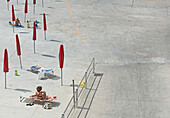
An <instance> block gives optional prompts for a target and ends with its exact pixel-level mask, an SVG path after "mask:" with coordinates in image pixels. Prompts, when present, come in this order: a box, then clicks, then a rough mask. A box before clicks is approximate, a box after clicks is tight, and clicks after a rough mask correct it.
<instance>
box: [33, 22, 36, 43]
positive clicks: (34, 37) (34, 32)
mask: <svg viewBox="0 0 170 118" xmlns="http://www.w3.org/2000/svg"><path fill="white" fill-rule="evenodd" d="M33 40H36V26H35V21H34V26H33Z"/></svg>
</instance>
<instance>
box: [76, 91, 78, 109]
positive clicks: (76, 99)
mask: <svg viewBox="0 0 170 118" xmlns="http://www.w3.org/2000/svg"><path fill="white" fill-rule="evenodd" d="M77 107H78V89H76V108H77Z"/></svg>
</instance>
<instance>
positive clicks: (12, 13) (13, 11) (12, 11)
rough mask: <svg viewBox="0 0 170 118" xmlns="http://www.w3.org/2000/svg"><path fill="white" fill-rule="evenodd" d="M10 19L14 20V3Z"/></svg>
mask: <svg viewBox="0 0 170 118" xmlns="http://www.w3.org/2000/svg"><path fill="white" fill-rule="evenodd" d="M12 21H15V13H14V5H12Z"/></svg>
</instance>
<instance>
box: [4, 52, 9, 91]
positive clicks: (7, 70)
mask: <svg viewBox="0 0 170 118" xmlns="http://www.w3.org/2000/svg"><path fill="white" fill-rule="evenodd" d="M3 72H5V89H6V73H7V72H9V68H8V52H7V49H5V51H4V68H3Z"/></svg>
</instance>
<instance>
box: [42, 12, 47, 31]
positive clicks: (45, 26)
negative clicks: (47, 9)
mask: <svg viewBox="0 0 170 118" xmlns="http://www.w3.org/2000/svg"><path fill="white" fill-rule="evenodd" d="M43 21H44V31H46V30H47V25H46V18H45V13H43Z"/></svg>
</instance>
